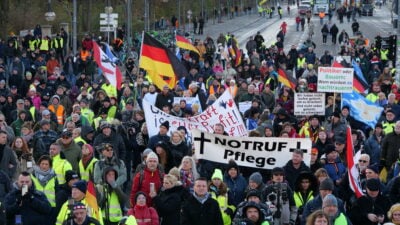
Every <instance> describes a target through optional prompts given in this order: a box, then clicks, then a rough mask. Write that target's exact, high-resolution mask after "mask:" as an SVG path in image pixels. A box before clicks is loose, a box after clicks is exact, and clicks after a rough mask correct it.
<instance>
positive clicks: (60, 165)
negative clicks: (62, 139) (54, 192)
mask: <svg viewBox="0 0 400 225" xmlns="http://www.w3.org/2000/svg"><path fill="white" fill-rule="evenodd" d="M52 160H53V170H54V172H55V173H56V175H57V180H58V184H64V183H65V172H67V171H68V170H72V166H71V163H69V162H68V161H67V160H66V159H62V158H61V157H60V155H59V154H58V155H56V156H54V157H53V158H52Z"/></svg>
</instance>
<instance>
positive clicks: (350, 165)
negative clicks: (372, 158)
mask: <svg viewBox="0 0 400 225" xmlns="http://www.w3.org/2000/svg"><path fill="white" fill-rule="evenodd" d="M346 143H347V147H346V158H347V172H348V174H349V184H350V188H351V190H353V191H354V193H355V195H356V197H357V198H359V197H361V196H362V195H363V193H362V189H361V185H360V182H359V181H360V171H359V170H358V168H357V166H356V163H355V162H357V161H358V159H359V158H360V154H361V151H358V152H357V154H356V155H354V152H353V140H352V138H351V129H350V127H347V131H346Z"/></svg>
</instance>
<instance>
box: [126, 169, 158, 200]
mask: <svg viewBox="0 0 400 225" xmlns="http://www.w3.org/2000/svg"><path fill="white" fill-rule="evenodd" d="M141 174H142V178H141ZM150 183H154V187H155V190H156V192H158V190H160V188H161V186H162V174H160V172H159V170H155V171H150V170H149V169H148V168H147V167H145V168H144V170H143V172H137V173H136V175H135V177H134V178H133V182H132V189H131V195H130V202H131V206H134V205H135V204H136V203H135V195H136V193H137V192H139V191H142V192H144V193H146V203H147V205H148V206H152V199H151V198H150V196H149V194H150Z"/></svg>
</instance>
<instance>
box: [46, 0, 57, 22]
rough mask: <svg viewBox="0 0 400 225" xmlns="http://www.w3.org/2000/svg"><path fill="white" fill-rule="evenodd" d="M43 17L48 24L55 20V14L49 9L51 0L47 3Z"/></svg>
mask: <svg viewBox="0 0 400 225" xmlns="http://www.w3.org/2000/svg"><path fill="white" fill-rule="evenodd" d="M44 17H45V18H46V20H47V21H49V22H51V21H54V20H55V19H56V13H55V12H54V11H53V10H52V9H51V0H48V1H47V12H46V13H45V14H44Z"/></svg>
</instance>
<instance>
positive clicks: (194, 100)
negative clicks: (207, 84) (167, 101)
mask: <svg viewBox="0 0 400 225" xmlns="http://www.w3.org/2000/svg"><path fill="white" fill-rule="evenodd" d="M182 100H184V101H185V102H186V109H191V108H192V105H194V104H197V105H198V106H199V112H203V109H202V108H201V104H200V100H199V96H198V95H196V97H174V104H176V103H178V104H179V103H180V102H181V101H182Z"/></svg>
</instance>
